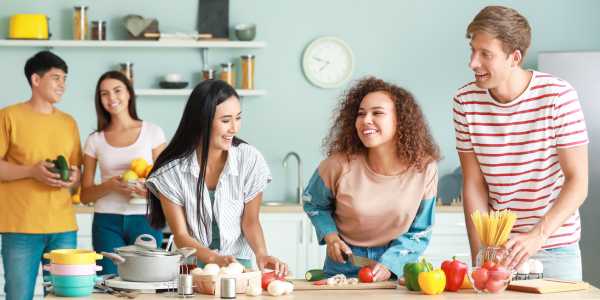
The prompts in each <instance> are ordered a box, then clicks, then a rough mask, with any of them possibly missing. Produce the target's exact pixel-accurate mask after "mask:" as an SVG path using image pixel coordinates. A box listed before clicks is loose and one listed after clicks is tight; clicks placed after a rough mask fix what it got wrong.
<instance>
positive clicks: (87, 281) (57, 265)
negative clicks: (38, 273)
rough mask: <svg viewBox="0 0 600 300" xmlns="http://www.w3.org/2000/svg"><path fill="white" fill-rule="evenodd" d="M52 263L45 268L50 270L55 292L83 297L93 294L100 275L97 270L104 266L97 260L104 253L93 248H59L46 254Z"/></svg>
mask: <svg viewBox="0 0 600 300" xmlns="http://www.w3.org/2000/svg"><path fill="white" fill-rule="evenodd" d="M44 258H46V259H49V260H50V264H48V265H45V266H44V270H46V271H49V272H50V278H51V281H52V286H53V290H54V294H55V295H56V296H62V297H83V296H89V295H91V294H92V291H93V289H94V285H95V284H96V281H98V280H99V277H97V276H96V271H100V270H102V267H100V266H97V265H96V260H98V259H102V255H100V254H97V253H96V252H94V251H92V250H83V249H58V250H53V251H51V252H49V253H45V254H44Z"/></svg>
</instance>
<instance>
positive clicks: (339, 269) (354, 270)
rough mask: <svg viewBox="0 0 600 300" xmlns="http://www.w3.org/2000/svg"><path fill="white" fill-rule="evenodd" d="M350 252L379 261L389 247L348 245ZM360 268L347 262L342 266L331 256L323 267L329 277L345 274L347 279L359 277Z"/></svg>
mask: <svg viewBox="0 0 600 300" xmlns="http://www.w3.org/2000/svg"><path fill="white" fill-rule="evenodd" d="M346 245H348V247H350V250H352V254H353V255H357V256H363V257H368V258H370V259H372V260H374V261H379V258H380V257H381V255H383V253H384V252H385V250H387V248H388V247H387V246H381V247H358V246H353V245H350V244H348V243H346ZM359 269H360V267H357V266H355V265H353V264H352V263H350V262H349V261H348V260H346V263H344V264H341V263H338V262H335V261H333V260H332V259H331V258H329V256H327V258H325V265H324V266H323V271H324V272H325V274H327V276H334V275H336V274H344V275H346V277H358V270H359Z"/></svg>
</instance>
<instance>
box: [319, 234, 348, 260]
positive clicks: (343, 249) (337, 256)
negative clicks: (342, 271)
mask: <svg viewBox="0 0 600 300" xmlns="http://www.w3.org/2000/svg"><path fill="white" fill-rule="evenodd" d="M325 242H326V243H327V256H329V258H331V259H332V260H333V261H335V262H337V263H340V264H344V263H346V261H345V260H344V255H343V254H346V255H352V250H350V247H348V245H346V243H344V241H342V239H340V236H339V235H338V234H337V233H336V232H334V233H330V234H328V235H327V236H325ZM342 253H343V254H342Z"/></svg>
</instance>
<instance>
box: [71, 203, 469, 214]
mask: <svg viewBox="0 0 600 300" xmlns="http://www.w3.org/2000/svg"><path fill="white" fill-rule="evenodd" d="M435 209H436V212H438V213H462V212H463V208H462V206H437V207H436V208H435ZM260 212H263V213H303V212H304V210H303V209H302V206H300V205H296V204H280V205H263V206H262V207H261V208H260ZM75 213H78V214H93V213H94V207H93V206H88V205H82V204H76V205H75Z"/></svg>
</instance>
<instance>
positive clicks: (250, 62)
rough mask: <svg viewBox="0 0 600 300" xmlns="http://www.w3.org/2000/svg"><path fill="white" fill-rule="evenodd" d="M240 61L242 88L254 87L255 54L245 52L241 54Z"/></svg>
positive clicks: (251, 88)
mask: <svg viewBox="0 0 600 300" xmlns="http://www.w3.org/2000/svg"><path fill="white" fill-rule="evenodd" d="M241 61H242V86H241V87H242V89H246V90H253V89H254V63H255V56H254V55H253V54H247V55H242V56H241Z"/></svg>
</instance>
